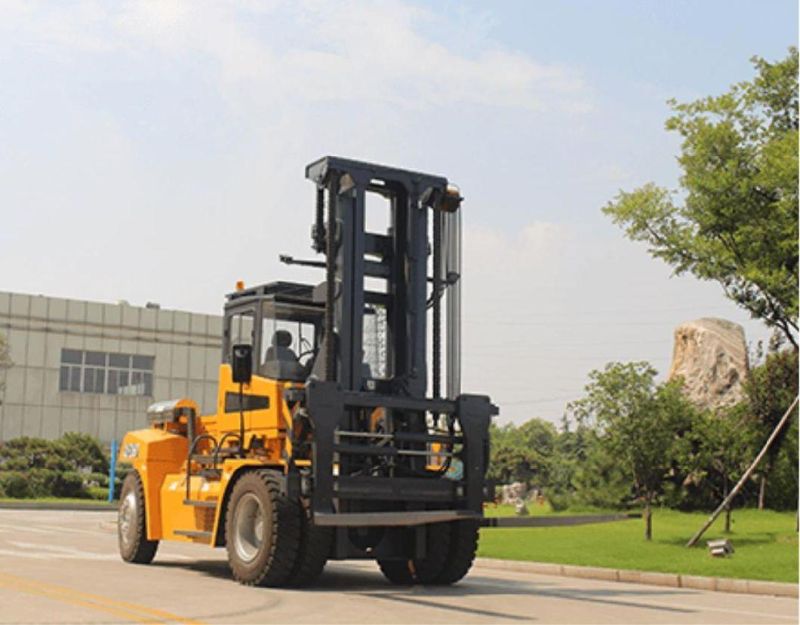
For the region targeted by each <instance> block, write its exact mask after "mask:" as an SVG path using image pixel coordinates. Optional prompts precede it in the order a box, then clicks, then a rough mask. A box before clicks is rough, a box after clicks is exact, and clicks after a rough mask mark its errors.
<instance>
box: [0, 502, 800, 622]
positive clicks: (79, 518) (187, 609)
mask: <svg viewBox="0 0 800 625" xmlns="http://www.w3.org/2000/svg"><path fill="white" fill-rule="evenodd" d="M114 519H115V515H114V513H112V512H72V511H22V510H0V623H131V622H133V623H164V622H183V623H257V622H270V623H409V622H411V623H503V622H509V623H512V622H518V623H525V622H535V623H615V624H619V623H796V622H797V620H798V619H797V609H798V601H797V599H794V598H786V597H763V596H753V595H739V594H729V593H716V592H706V591H699V590H689V589H675V588H659V587H655V586H644V585H638V584H628V583H620V582H610V581H609V582H606V581H601V580H591V579H574V578H565V577H559V576H549V575H540V574H530V573H523V572H517V571H511V570H498V569H493V568H487V567H482V566H480V565H478V566H476V567H475V568H474V569H473V571H472V573H471V574H470V575H469V576H468V577H467V578H466V579H465V580H464V581H462V582H461V583H460V584H458V585H456V586H453V587H449V588H426V587H414V588H397V587H394V586H391V585H389V584H388V583H387V582H385V581H384V579H383V577H382V576H381V574H380V573H379V572H378V570H377V567H376V566H375V565H374V563H371V562H347V563H337V562H333V563H330V564H329V565H328V568H326V572H325V573H324V574H323V577H322V578H321V580H320V582H319V584H318V585H317V586H316V587H314V588H312V589H305V590H274V589H266V588H248V587H244V586H241V585H239V584H237V583H235V582H233V581H231V579H230V576H229V573H228V569H227V564H226V562H225V552H224V550H219V549H217V550H213V549H210V548H208V547H204V546H196V545H183V544H173V543H162V544H161V547H160V550H159V553H158V555H157V556H156V559H155V561H154V562H153V563H152V564H151V565H147V566H137V565H131V564H126V563H124V562H122V561H121V560H120V559H119V556H118V555H117V546H116V534H115V533H114V528H113V521H114Z"/></svg>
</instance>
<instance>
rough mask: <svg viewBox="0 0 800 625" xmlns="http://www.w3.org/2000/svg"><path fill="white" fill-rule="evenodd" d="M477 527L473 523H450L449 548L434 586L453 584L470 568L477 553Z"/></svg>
mask: <svg viewBox="0 0 800 625" xmlns="http://www.w3.org/2000/svg"><path fill="white" fill-rule="evenodd" d="M478 538H479V526H478V524H477V523H476V522H475V521H451V522H450V548H449V553H448V555H447V560H446V564H445V566H444V568H443V569H442V570H441V572H440V573H439V575H438V576H437V577H436V579H435V580H434V581H433V582H432V583H434V584H440V585H449V584H455V583H456V582H457V581H459V580H460V579H461V578H463V577H464V576H465V575H466V574H467V573H468V572H469V570H470V569H471V568H472V563H473V562H474V560H475V554H476V552H477V551H478Z"/></svg>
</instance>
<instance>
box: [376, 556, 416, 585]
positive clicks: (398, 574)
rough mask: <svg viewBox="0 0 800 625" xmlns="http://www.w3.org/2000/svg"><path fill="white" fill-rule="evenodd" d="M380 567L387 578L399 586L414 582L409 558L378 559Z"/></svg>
mask: <svg viewBox="0 0 800 625" xmlns="http://www.w3.org/2000/svg"><path fill="white" fill-rule="evenodd" d="M378 568H380V570H381V573H383V576H384V577H385V578H386V579H388V580H389V581H390V582H392V583H393V584H395V585H397V586H411V585H412V584H413V583H414V574H413V573H412V572H411V569H410V568H409V561H408V560H378Z"/></svg>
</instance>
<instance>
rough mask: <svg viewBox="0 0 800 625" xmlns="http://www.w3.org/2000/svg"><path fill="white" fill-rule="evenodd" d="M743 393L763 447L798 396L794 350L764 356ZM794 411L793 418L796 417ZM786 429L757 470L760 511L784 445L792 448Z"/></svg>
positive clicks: (795, 354)
mask: <svg viewBox="0 0 800 625" xmlns="http://www.w3.org/2000/svg"><path fill="white" fill-rule="evenodd" d="M744 391H745V396H746V402H747V407H748V409H749V411H750V414H752V415H753V416H754V417H755V418H756V419H757V420H758V422H759V423H760V424H761V440H760V443H761V444H762V445H763V444H764V442H765V441H766V439H767V438H768V437H769V435H770V433H771V432H772V430H774V429H775V426H776V425H777V424H778V421H780V419H781V417H782V416H783V414H784V412H786V409H787V408H788V407H789V405H790V404H791V403H792V401H793V400H794V398H795V397H796V396H797V393H798V358H797V352H795V351H794V350H787V349H784V350H781V351H776V352H772V353H768V354H767V356H766V358H765V359H764V362H763V363H762V364H760V365H758V366H757V367H753V369H752V370H751V372H750V376H749V378H748V380H747V382H745V385H744ZM796 415H797V412H795V416H794V417H793V419H796V418H797V416H796ZM789 431H790V428H788V427H784V428H783V430H782V432H781V433H780V435H779V436H778V438H777V439H776V440H775V442H774V443H773V444H772V447H770V449H769V451H768V452H767V456H766V458H765V459H764V462H763V465H762V469H761V471H760V475H761V484H760V488H759V494H758V507H759V508H760V509H763V508H764V505H765V502H766V496H767V492H766V491H767V483H768V480H769V477H770V474H771V472H772V469H773V467H774V466H775V462H776V460H777V458H778V456H779V455H780V453H781V449H782V447H783V446H784V444H788V445H796V443H795V442H794V441H793V440H792V438H791V437H789V436H788V434H789ZM795 472H796V466H795Z"/></svg>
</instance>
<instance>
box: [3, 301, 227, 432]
mask: <svg viewBox="0 0 800 625" xmlns="http://www.w3.org/2000/svg"><path fill="white" fill-rule="evenodd" d="M0 334H4V335H5V336H6V338H7V339H8V343H9V348H10V356H11V360H12V362H13V364H12V366H11V367H10V368H8V369H5V370H3V371H2V372H0V384H1V385H2V386H3V387H4V390H3V391H0V441H3V440H9V439H12V438H16V437H18V436H39V437H44V438H57V437H59V436H61V435H62V434H63V433H65V432H85V433H88V434H91V435H93V436H96V437H98V438H99V439H100V440H101V441H103V442H104V443H108V442H110V441H111V440H112V439H120V438H121V437H122V436H123V435H124V434H125V432H126V431H128V430H130V429H134V428H140V427H142V426H143V425H144V424H145V423H146V409H147V406H148V405H150V404H151V403H152V402H153V401H154V399H170V398H177V397H191V398H192V399H194V400H195V401H197V402H198V403H199V404H200V407H201V409H202V410H203V411H204V412H205V411H209V412H212V411H213V410H214V408H215V406H214V404H215V402H216V392H217V391H216V387H217V370H218V367H219V363H220V355H221V350H222V318H221V317H220V316H216V315H205V314H196V313H189V312H184V311H178V310H163V309H161V308H160V307H159V306H158V305H156V304H148V305H147V306H144V307H140V306H131V305H129V304H127V303H126V302H119V303H118V304H103V303H98V302H88V301H81V300H74V299H61V298H56V297H46V296H42V295H25V294H20V293H8V292H2V291H0Z"/></svg>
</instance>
